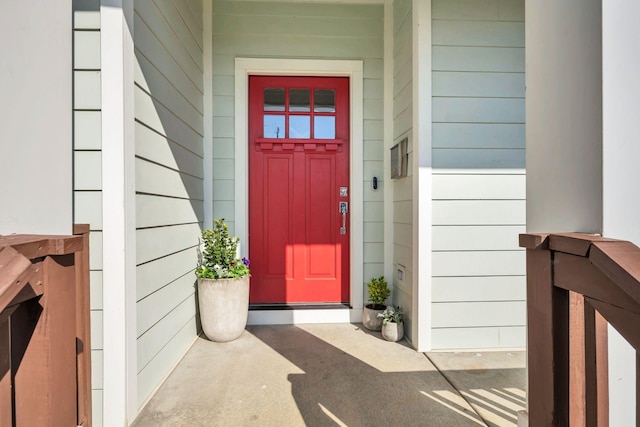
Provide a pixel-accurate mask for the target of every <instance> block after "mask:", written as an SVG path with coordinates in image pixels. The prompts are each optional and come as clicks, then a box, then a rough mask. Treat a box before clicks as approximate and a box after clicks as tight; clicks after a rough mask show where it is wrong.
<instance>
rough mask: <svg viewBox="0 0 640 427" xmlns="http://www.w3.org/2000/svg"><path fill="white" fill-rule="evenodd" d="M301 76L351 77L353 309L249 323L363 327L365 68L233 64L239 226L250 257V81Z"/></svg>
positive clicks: (253, 318) (276, 315)
mask: <svg viewBox="0 0 640 427" xmlns="http://www.w3.org/2000/svg"><path fill="white" fill-rule="evenodd" d="M250 75H277V76H286V75H299V76H344V77H349V103H350V111H349V121H350V123H349V126H350V143H349V148H350V153H349V162H350V165H349V166H350V171H349V173H350V183H349V185H350V187H351V188H350V192H351V195H350V198H351V219H350V222H351V223H350V230H351V234H350V245H351V248H350V256H351V265H350V266H349V268H350V287H351V289H350V302H351V308H350V309H346V308H345V309H336V310H327V309H321V310H308V309H305V310H273V311H272V310H259V311H251V312H249V324H295V323H331V322H359V321H360V320H361V316H362V306H363V300H364V292H363V291H364V279H363V277H364V273H363V268H364V258H363V250H362V248H363V245H364V231H363V221H364V220H363V199H364V194H363V193H364V186H363V181H364V179H363V177H364V171H363V156H364V154H363V107H362V105H363V63H362V61H357V60H356V61H351V60H315V59H273V58H236V61H235V190H236V199H235V225H236V230H235V232H236V235H237V236H238V237H240V239H241V241H242V242H245V244H244V245H243V248H242V252H243V254H244V255H246V254H247V253H248V242H249V239H248V233H247V231H248V229H249V152H248V147H249V141H248V126H249V105H248V102H249V92H248V89H249V76H250Z"/></svg>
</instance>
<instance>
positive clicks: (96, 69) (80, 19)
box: [73, 0, 103, 427]
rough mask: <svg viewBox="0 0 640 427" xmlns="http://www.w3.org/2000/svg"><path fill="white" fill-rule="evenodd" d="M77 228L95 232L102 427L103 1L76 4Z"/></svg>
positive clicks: (95, 355)
mask: <svg viewBox="0 0 640 427" xmlns="http://www.w3.org/2000/svg"><path fill="white" fill-rule="evenodd" d="M73 28H74V30H73V64H74V65H73V69H74V71H73V75H74V82H73V83H74V92H75V98H74V106H73V116H74V117H73V150H74V151H73V153H74V191H73V216H74V218H73V222H74V223H75V224H89V227H90V230H91V232H90V235H89V236H90V239H91V242H90V246H91V251H90V256H91V260H90V271H91V272H90V281H91V282H90V283H91V299H90V305H91V374H92V375H91V388H92V396H91V398H92V401H93V408H92V409H93V411H92V412H93V425H94V426H96V427H99V426H101V425H102V328H103V322H102V176H101V175H102V156H101V154H102V128H101V121H102V115H101V111H100V110H101V94H100V91H101V88H100V68H101V65H100V1H99V0H74V1H73Z"/></svg>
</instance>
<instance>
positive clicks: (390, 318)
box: [378, 305, 404, 342]
mask: <svg viewBox="0 0 640 427" xmlns="http://www.w3.org/2000/svg"><path fill="white" fill-rule="evenodd" d="M378 318H380V319H382V336H383V337H384V339H386V340H387V341H393V342H396V341H400V340H401V339H402V337H404V312H403V311H402V307H400V306H396V307H395V308H394V307H393V306H392V305H390V306H389V307H387V308H386V309H385V310H384V311H383V312H382V313H380V314H378Z"/></svg>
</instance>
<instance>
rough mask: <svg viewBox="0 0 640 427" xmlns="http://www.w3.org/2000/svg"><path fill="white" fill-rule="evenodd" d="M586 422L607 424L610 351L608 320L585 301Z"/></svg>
mask: <svg viewBox="0 0 640 427" xmlns="http://www.w3.org/2000/svg"><path fill="white" fill-rule="evenodd" d="M584 319H585V347H584V351H585V356H586V357H585V364H584V376H585V387H586V396H585V398H586V408H585V416H586V419H585V421H586V425H587V426H588V427H591V426H594V427H595V426H598V427H606V426H608V425H609V405H608V401H609V372H608V369H609V355H608V335H607V321H606V320H605V319H604V318H603V317H602V316H601V315H600V313H598V312H597V311H595V310H594V308H593V306H592V305H591V304H589V303H585V304H584Z"/></svg>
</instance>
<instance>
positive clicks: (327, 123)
mask: <svg viewBox="0 0 640 427" xmlns="http://www.w3.org/2000/svg"><path fill="white" fill-rule="evenodd" d="M313 137H314V138H316V139H335V138H336V118H335V117H334V116H315V117H314V118H313Z"/></svg>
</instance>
